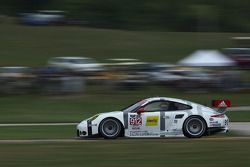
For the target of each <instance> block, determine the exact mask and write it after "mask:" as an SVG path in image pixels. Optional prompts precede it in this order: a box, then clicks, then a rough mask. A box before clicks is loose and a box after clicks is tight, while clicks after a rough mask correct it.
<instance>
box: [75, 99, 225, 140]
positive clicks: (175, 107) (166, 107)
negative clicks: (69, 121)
mask: <svg viewBox="0 0 250 167" xmlns="http://www.w3.org/2000/svg"><path fill="white" fill-rule="evenodd" d="M229 106H230V101H229V100H213V107H214V108H218V109H216V110H215V109H212V108H209V107H206V106H203V105H200V104H197V103H193V102H190V101H186V100H181V99H175V98H167V97H152V98H147V99H144V100H140V101H138V102H136V103H134V104H132V105H130V106H128V107H126V108H124V109H122V110H120V111H114V112H106V113H100V114H97V115H94V116H92V117H90V118H88V119H86V120H83V121H82V122H80V123H79V124H78V125H77V136H78V137H80V138H82V137H104V138H106V139H115V138H117V137H120V136H125V137H133V138H139V137H140V138H142V137H146V138H148V137H181V136H186V137H189V138H199V137H202V136H205V135H210V134H214V133H225V132H227V131H228V123H229V120H228V117H227V116H226V115H225V112H226V108H227V107H229Z"/></svg>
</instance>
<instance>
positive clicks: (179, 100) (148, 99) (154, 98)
mask: <svg viewBox="0 0 250 167" xmlns="http://www.w3.org/2000/svg"><path fill="white" fill-rule="evenodd" d="M145 100H146V101H148V102H151V101H155V100H169V101H175V102H179V103H184V104H190V103H193V102H190V101H188V100H183V99H177V98H170V97H150V98H147V99H145Z"/></svg>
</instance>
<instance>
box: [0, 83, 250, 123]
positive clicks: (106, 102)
mask: <svg viewBox="0 0 250 167" xmlns="http://www.w3.org/2000/svg"><path fill="white" fill-rule="evenodd" d="M98 89H102V88H96V89H94V88H93V89H88V91H86V92H85V93H84V94H83V95H81V96H39V95H20V96H6V97H0V106H1V109H0V111H1V112H0V122H1V123H17V122H19V123H24V122H79V121H80V120H82V119H84V118H87V117H90V116H91V115H93V114H96V113H100V112H109V111H115V110H120V109H121V108H124V107H125V106H127V105H129V104H131V103H133V102H135V101H137V100H139V99H143V98H146V97H150V96H168V97H176V98H182V99H187V100H190V101H194V102H197V103H201V104H207V105H210V103H211V100H213V99H224V98H229V99H231V101H232V105H233V106H238V105H248V104H250V99H249V98H248V96H249V95H248V94H247V93H246V94H242V93H238V94H237V93H224V94H221V93H216V92H212V93H209V94H208V93H203V94H188V93H183V92H178V91H177V92H176V91H171V90H169V89H163V88H156V87H153V86H152V87H146V88H144V89H139V90H134V91H121V90H119V91H112V90H110V89H105V90H103V91H100V92H98ZM228 114H229V118H230V120H231V121H250V112H229V113H228Z"/></svg>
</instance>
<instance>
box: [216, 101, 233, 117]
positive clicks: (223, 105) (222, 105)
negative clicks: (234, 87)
mask: <svg viewBox="0 0 250 167" xmlns="http://www.w3.org/2000/svg"><path fill="white" fill-rule="evenodd" d="M212 106H213V108H217V112H218V113H221V114H225V113H226V112H227V110H226V109H227V108H228V107H231V101H230V100H228V99H226V100H212Z"/></svg>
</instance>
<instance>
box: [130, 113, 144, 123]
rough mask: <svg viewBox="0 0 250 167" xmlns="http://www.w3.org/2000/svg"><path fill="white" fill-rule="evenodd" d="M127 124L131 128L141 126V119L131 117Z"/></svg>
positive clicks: (134, 116)
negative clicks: (131, 126)
mask: <svg viewBox="0 0 250 167" xmlns="http://www.w3.org/2000/svg"><path fill="white" fill-rule="evenodd" d="M129 124H130V125H133V126H138V125H142V118H141V117H138V116H136V115H131V117H130V118H129Z"/></svg>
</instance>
